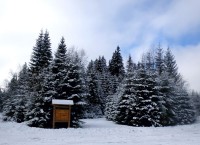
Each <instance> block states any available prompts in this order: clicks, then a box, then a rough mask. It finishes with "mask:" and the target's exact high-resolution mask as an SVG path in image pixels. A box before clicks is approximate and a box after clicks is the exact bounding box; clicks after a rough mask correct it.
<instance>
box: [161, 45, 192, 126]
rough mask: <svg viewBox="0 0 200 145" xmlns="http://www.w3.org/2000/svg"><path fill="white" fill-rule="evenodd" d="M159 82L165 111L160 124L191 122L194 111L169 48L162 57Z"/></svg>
mask: <svg viewBox="0 0 200 145" xmlns="http://www.w3.org/2000/svg"><path fill="white" fill-rule="evenodd" d="M159 81H160V91H159V92H160V93H161V94H162V98H163V106H164V107H163V108H164V110H165V111H164V112H163V114H162V123H163V124H164V125H176V124H184V123H191V122H193V121H194V120H195V119H194V115H195V113H194V109H193V107H191V101H190V99H189V97H188V95H187V91H186V89H185V82H184V81H183V79H182V78H181V75H180V74H179V73H178V67H177V64H176V61H175V58H174V56H173V54H172V53H171V51H170V49H169V48H168V49H167V51H166V54H165V56H164V71H163V72H162V73H161V74H160V76H159ZM183 88H184V89H183ZM180 110H181V111H180ZM180 112H181V113H180Z"/></svg>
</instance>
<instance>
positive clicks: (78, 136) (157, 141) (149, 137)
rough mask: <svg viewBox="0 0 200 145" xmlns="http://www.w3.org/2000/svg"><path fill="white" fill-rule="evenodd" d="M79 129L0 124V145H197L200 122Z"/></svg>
mask: <svg viewBox="0 0 200 145" xmlns="http://www.w3.org/2000/svg"><path fill="white" fill-rule="evenodd" d="M83 121H84V122H85V124H84V126H83V128H79V129H41V128H30V127H27V126H26V125H25V124H23V123H14V122H2V121H0V145H200V119H199V120H198V121H197V122H196V123H195V124H192V125H184V126H175V127H160V128H155V127H130V126H123V125H117V124H115V123H113V122H110V121H106V120H105V119H104V118H102V119H86V120H83Z"/></svg>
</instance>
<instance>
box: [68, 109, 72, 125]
mask: <svg viewBox="0 0 200 145" xmlns="http://www.w3.org/2000/svg"><path fill="white" fill-rule="evenodd" d="M70 121H71V106H69V120H68V128H69V127H70Z"/></svg>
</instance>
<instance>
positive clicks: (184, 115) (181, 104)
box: [175, 77, 196, 125]
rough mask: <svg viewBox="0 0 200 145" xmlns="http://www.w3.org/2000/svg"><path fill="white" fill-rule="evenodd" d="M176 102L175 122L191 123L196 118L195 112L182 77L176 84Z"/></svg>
mask: <svg viewBox="0 0 200 145" xmlns="http://www.w3.org/2000/svg"><path fill="white" fill-rule="evenodd" d="M180 78H181V77H180ZM176 103H178V104H177V110H176V111H175V113H176V122H177V124H180V125H182V124H190V123H193V122H194V121H195V120H196V112H195V108H194V106H193V105H192V100H191V98H189V95H188V92H187V89H186V85H185V82H184V81H183V79H181V80H180V81H179V82H178V83H177V84H176Z"/></svg>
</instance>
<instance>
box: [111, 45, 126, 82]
mask: <svg viewBox="0 0 200 145" xmlns="http://www.w3.org/2000/svg"><path fill="white" fill-rule="evenodd" d="M108 69H109V71H110V73H111V75H113V76H116V77H118V78H119V80H120V81H122V79H123V78H124V75H125V70H124V65H123V59H122V56H121V53H120V47H119V46H117V49H116V50H115V52H114V53H113V56H112V59H111V60H110V61H109V67H108Z"/></svg>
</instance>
